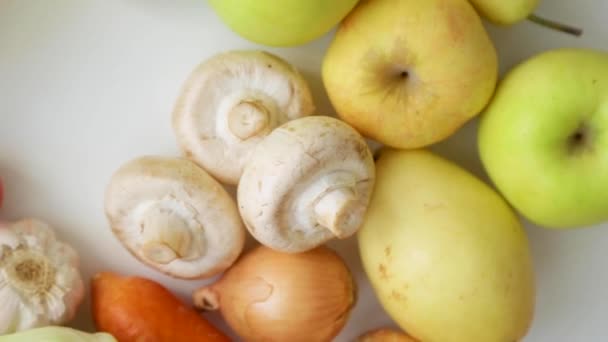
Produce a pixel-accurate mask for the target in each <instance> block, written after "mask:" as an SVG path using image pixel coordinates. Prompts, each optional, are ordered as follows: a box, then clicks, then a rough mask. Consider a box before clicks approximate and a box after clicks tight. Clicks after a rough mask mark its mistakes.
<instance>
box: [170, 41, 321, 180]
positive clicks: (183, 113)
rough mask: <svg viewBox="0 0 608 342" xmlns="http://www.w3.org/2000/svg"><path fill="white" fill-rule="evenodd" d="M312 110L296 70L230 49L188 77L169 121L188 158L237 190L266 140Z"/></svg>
mask: <svg viewBox="0 0 608 342" xmlns="http://www.w3.org/2000/svg"><path fill="white" fill-rule="evenodd" d="M314 110H315V105H314V103H313V99H312V94H311V91H310V89H309V86H308V83H307V82H306V80H305V79H304V78H303V77H302V75H301V74H300V73H299V72H298V70H297V69H296V68H295V67H294V66H292V65H291V64H289V63H288V62H287V61H286V60H284V59H282V58H280V57H278V56H277V55H274V54H271V53H269V52H266V51H259V50H234V51H227V52H222V53H219V54H217V55H214V56H212V57H210V58H209V59H207V60H205V61H203V62H202V63H201V64H199V65H198V66H197V67H196V68H195V69H194V70H193V71H192V72H191V74H190V76H189V77H188V79H187V80H186V81H185V83H184V85H183V87H182V90H181V92H180V95H179V96H178V99H177V101H176V104H175V108H174V110H173V117H172V122H173V130H174V133H175V136H176V138H177V141H178V144H179V146H180V147H181V150H182V151H183V153H184V154H185V156H186V157H188V158H189V159H191V160H192V161H194V162H195V163H196V164H198V165H199V166H201V167H202V168H204V169H205V170H206V171H207V172H209V173H210V174H211V175H212V176H213V177H214V178H216V179H218V180H219V181H220V182H222V183H225V184H231V185H236V184H237V183H238V181H239V179H240V177H241V174H242V172H243V168H244V166H245V164H246V163H247V160H248V159H249V157H250V155H251V153H252V152H253V149H254V148H255V146H256V145H257V144H258V143H259V142H260V141H261V140H262V139H263V138H264V137H265V136H266V135H268V134H269V133H270V132H271V131H272V130H273V129H275V128H276V127H278V126H280V125H281V124H283V123H285V122H287V121H289V120H293V119H296V118H300V117H303V116H308V115H311V114H312V113H313V112H314Z"/></svg>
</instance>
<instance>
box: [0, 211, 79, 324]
mask: <svg viewBox="0 0 608 342" xmlns="http://www.w3.org/2000/svg"><path fill="white" fill-rule="evenodd" d="M83 297H84V284H83V280H82V277H81V275H80V271H79V257H78V255H77V253H76V251H75V250H74V249H73V248H72V247H70V246H69V245H67V244H65V243H62V242H60V241H58V240H57V239H56V237H55V233H54V232H53V230H52V228H51V227H50V226H49V225H47V224H46V223H44V222H41V221H39V220H35V219H23V220H20V221H17V222H14V223H9V224H5V225H2V226H0V303H1V304H0V335H1V334H8V333H13V332H17V331H22V330H26V329H31V328H36V327H43V326H47V325H60V324H64V323H67V322H69V321H70V320H72V318H74V315H75V313H76V310H77V309H78V307H79V305H80V304H81V302H82V300H83Z"/></svg>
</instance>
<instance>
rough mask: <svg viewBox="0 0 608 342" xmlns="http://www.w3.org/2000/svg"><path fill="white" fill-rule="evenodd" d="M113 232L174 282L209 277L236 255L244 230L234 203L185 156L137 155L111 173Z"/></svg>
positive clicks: (108, 213)
mask: <svg viewBox="0 0 608 342" xmlns="http://www.w3.org/2000/svg"><path fill="white" fill-rule="evenodd" d="M105 211H106V217H107V219H108V222H109V223H110V226H111V229H112V232H113V233H114V234H115V235H116V237H117V238H118V240H119V241H120V242H121V243H122V244H123V246H125V247H126V248H127V250H128V251H129V252H130V253H131V254H132V255H134V256H135V257H136V258H137V259H139V260H140V261H141V262H143V263H144V264H146V265H148V266H150V267H152V268H154V269H156V270H158V271H160V272H162V273H165V274H167V275H170V276H173V277H175V278H183V279H195V278H206V277H211V276H213V275H215V274H217V273H220V272H222V271H223V270H225V269H226V268H228V267H229V266H230V265H231V264H232V263H233V262H234V261H235V260H236V258H237V257H238V256H239V254H240V253H241V250H242V248H243V246H244V243H245V235H246V231H245V228H244V226H243V223H242V221H241V218H240V216H239V212H238V209H237V206H236V202H235V201H234V199H233V198H232V197H230V195H229V194H228V192H227V191H226V190H225V189H224V188H223V187H222V185H221V184H220V183H219V182H217V181H216V180H215V179H213V178H212V177H211V176H210V175H209V174H208V173H207V172H206V171H205V170H203V169H202V168H200V167H199V166H197V165H196V164H195V163H193V162H192V161H190V160H188V159H185V158H174V157H164V156H142V157H138V158H135V159H132V160H130V161H128V162H126V163H125V164H124V165H122V166H121V167H120V168H119V169H118V170H116V172H115V173H114V174H113V175H112V177H111V180H110V183H109V185H108V187H107V189H106V193H105Z"/></svg>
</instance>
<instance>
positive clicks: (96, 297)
mask: <svg viewBox="0 0 608 342" xmlns="http://www.w3.org/2000/svg"><path fill="white" fill-rule="evenodd" d="M92 310H93V319H94V321H95V325H96V327H97V329H98V330H99V331H104V332H107V333H110V334H112V335H113V336H114V337H116V339H118V340H119V341H120V342H131V341H133V342H164V341H171V342H192V341H197V342H228V341H230V338H228V337H227V336H226V335H225V334H224V333H222V332H221V331H220V330H219V329H218V328H216V327H215V326H213V325H212V324H211V323H209V322H208V321H207V320H206V319H205V318H203V317H202V316H201V315H200V314H199V313H198V312H197V311H196V310H195V309H193V308H191V307H189V306H186V304H185V303H184V302H182V301H181V300H180V299H179V298H177V297H176V296H175V295H174V294H172V293H171V292H170V291H169V290H168V289H167V288H165V287H163V286H162V285H160V284H159V283H157V282H155V281H152V280H150V279H146V278H142V277H136V276H121V275H118V274H116V273H113V272H102V273H99V274H97V275H95V277H93V281H92Z"/></svg>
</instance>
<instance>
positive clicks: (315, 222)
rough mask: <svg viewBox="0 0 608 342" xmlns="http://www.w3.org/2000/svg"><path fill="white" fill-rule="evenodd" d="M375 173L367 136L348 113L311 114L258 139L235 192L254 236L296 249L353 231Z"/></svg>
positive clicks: (276, 246)
mask: <svg viewBox="0 0 608 342" xmlns="http://www.w3.org/2000/svg"><path fill="white" fill-rule="evenodd" d="M374 181H375V165H374V160H373V156H372V152H371V150H370V149H369V146H368V145H367V143H366V142H365V140H364V138H363V137H362V136H361V135H360V134H359V133H358V132H357V131H356V130H354V129H353V128H352V127H351V126H349V125H348V124H346V123H344V122H343V121H340V120H338V119H335V118H332V117H328V116H310V117H305V118H300V119H297V120H293V121H289V122H287V123H285V124H284V125H282V126H280V127H279V128H277V129H275V130H274V131H273V132H272V133H270V134H269V135H268V136H267V137H266V138H265V139H264V140H263V141H262V142H260V144H258V146H257V148H256V150H255V153H254V154H253V155H252V157H251V159H250V161H249V163H248V164H247V166H246V167H245V170H244V172H243V176H242V177H241V181H240V183H239V186H238V189H237V199H238V204H239V210H240V212H241V216H242V218H243V220H244V223H245V226H246V227H247V229H248V230H249V232H250V233H251V234H252V235H253V237H254V238H256V240H258V241H259V242H260V243H262V244H264V245H266V246H268V247H270V248H273V249H275V250H280V251H283V252H293V253H297V252H303V251H306V250H310V249H313V248H315V247H317V246H319V245H321V244H323V243H325V242H327V241H328V240H330V239H333V238H347V237H349V236H351V235H353V234H354V233H356V231H357V230H358V229H359V227H360V226H361V224H362V221H363V218H364V215H365V212H366V210H367V206H368V204H369V201H370V195H371V192H372V189H373V185H374Z"/></svg>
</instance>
